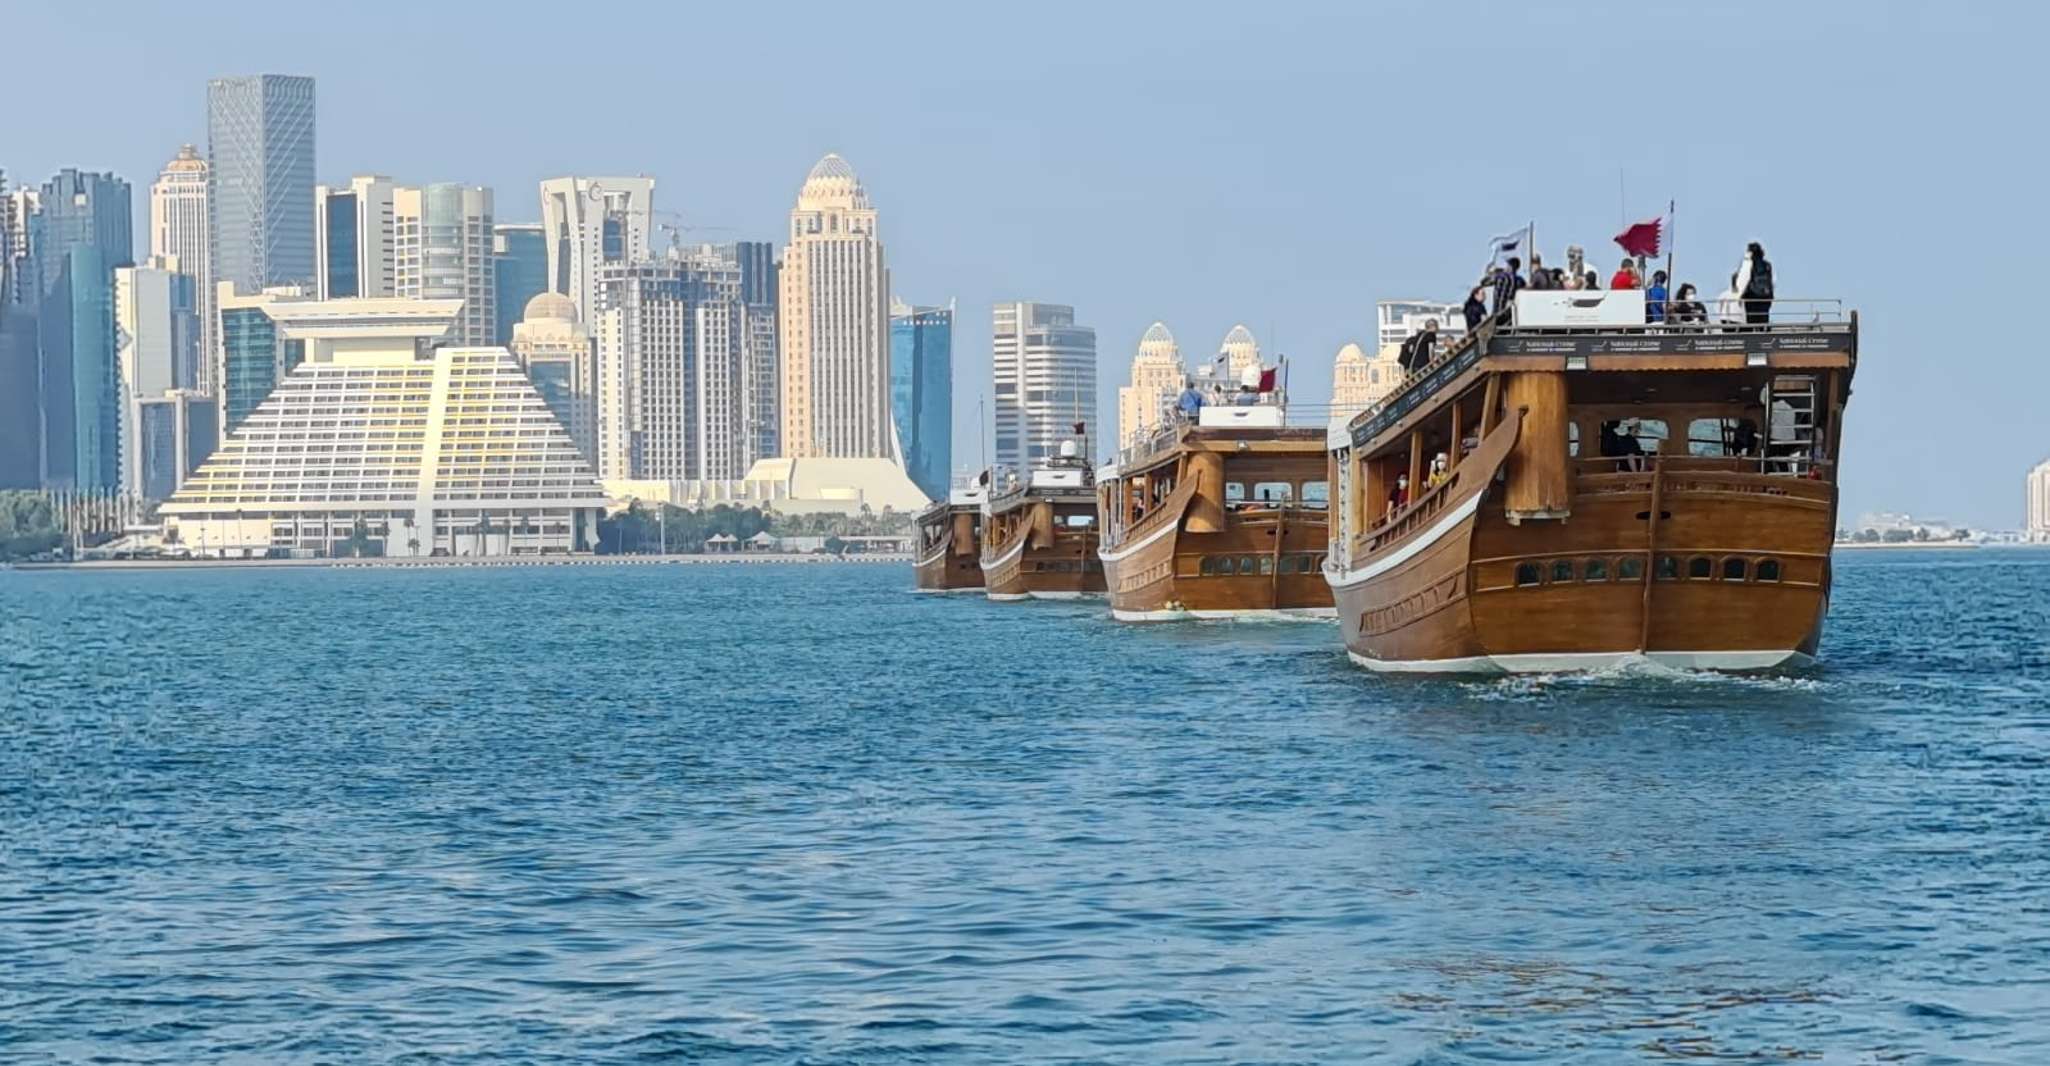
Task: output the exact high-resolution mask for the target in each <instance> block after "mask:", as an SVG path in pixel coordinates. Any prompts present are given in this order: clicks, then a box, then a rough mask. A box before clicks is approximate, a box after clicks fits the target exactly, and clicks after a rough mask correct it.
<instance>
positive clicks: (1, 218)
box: [0, 173, 43, 489]
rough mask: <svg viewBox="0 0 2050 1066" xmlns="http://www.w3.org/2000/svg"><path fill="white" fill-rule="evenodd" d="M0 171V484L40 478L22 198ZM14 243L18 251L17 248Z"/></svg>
mask: <svg viewBox="0 0 2050 1066" xmlns="http://www.w3.org/2000/svg"><path fill="white" fill-rule="evenodd" d="M26 191H27V190H21V191H17V192H10V191H9V190H8V189H7V181H6V175H5V174H4V173H0V489H33V488H38V487H40V486H41V485H42V481H43V409H42V401H41V390H40V381H41V377H42V375H41V371H40V362H39V355H38V352H37V350H36V306H35V301H34V299H33V296H32V289H33V284H32V283H30V282H25V281H24V279H25V278H28V277H32V276H33V274H34V271H33V270H32V269H31V268H30V267H29V264H28V233H27V229H28V218H27V216H28V214H30V213H32V212H31V210H30V206H29V202H28V198H27V197H25V196H23V195H21V193H22V192H26ZM17 248H18V249H19V251H18V252H17Z"/></svg>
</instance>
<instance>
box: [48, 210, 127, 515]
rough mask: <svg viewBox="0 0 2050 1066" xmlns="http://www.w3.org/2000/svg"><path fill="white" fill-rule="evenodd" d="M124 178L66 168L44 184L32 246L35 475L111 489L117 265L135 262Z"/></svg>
mask: <svg viewBox="0 0 2050 1066" xmlns="http://www.w3.org/2000/svg"><path fill="white" fill-rule="evenodd" d="M131 201H132V197H131V195H130V189H129V187H128V183H127V182H125V181H122V180H121V179H119V178H117V177H114V176H113V175H111V174H95V173H81V172H79V171H76V170H64V171H61V172H59V173H58V174H57V176H56V177H54V178H52V179H50V180H49V181H47V182H45V183H43V188H42V195H41V203H42V211H41V212H40V213H38V214H37V215H36V216H35V219H34V224H33V236H32V239H31V241H30V246H31V248H32V249H33V258H34V259H35V263H36V271H37V278H38V282H39V285H40V290H39V298H40V310H39V312H38V314H37V320H38V324H39V326H40V337H39V343H38V365H39V368H40V373H41V387H40V402H41V407H42V415H43V471H42V481H43V484H44V485H45V486H46V487H50V488H76V489H109V488H113V487H115V486H116V485H117V484H118V483H119V480H120V474H121V471H120V454H121V453H120V432H121V413H120V402H119V389H118V381H117V379H116V376H115V361H114V270H115V268H116V267H123V266H127V265H129V264H131V263H133V262H134V261H135V249H134V207H133V204H132V202H131Z"/></svg>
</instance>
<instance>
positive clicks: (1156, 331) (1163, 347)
mask: <svg viewBox="0 0 2050 1066" xmlns="http://www.w3.org/2000/svg"><path fill="white" fill-rule="evenodd" d="M1187 380H1188V369H1187V368H1186V367H1184V366H1183V365H1182V350H1181V347H1180V346H1179V345H1177V344H1175V340H1174V334H1172V333H1170V332H1168V329H1167V326H1166V324H1164V323H1160V322H1155V323H1154V324H1153V325H1151V326H1148V327H1147V328H1146V333H1145V335H1144V336H1142V337H1140V338H1139V353H1138V354H1137V355H1135V356H1133V358H1132V383H1131V384H1129V385H1126V386H1124V387H1122V388H1120V389H1118V446H1119V447H1125V446H1127V445H1130V444H1131V443H1132V442H1133V441H1135V440H1137V439H1139V438H1140V437H1142V436H1144V435H1145V434H1146V433H1147V431H1149V430H1151V429H1152V428H1153V427H1155V426H1157V425H1159V424H1160V423H1161V421H1162V420H1163V419H1164V417H1165V412H1166V410H1167V408H1168V406H1169V405H1170V404H1172V403H1174V401H1175V397H1176V396H1178V395H1180V393H1181V391H1182V384H1183V382H1185V381H1187Z"/></svg>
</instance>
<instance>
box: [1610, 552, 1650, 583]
mask: <svg viewBox="0 0 2050 1066" xmlns="http://www.w3.org/2000/svg"><path fill="white" fill-rule="evenodd" d="M1643 579H1644V560H1642V559H1639V558H1638V557H1637V556H1635V555H1626V556H1624V557H1622V558H1621V559H1618V560H1616V580H1618V581H1641V580H1643Z"/></svg>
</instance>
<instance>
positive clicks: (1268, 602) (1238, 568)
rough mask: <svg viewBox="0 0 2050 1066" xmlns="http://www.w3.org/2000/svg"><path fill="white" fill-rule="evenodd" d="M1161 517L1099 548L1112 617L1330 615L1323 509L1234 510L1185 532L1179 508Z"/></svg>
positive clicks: (1141, 619) (1172, 618) (1131, 619)
mask: <svg viewBox="0 0 2050 1066" xmlns="http://www.w3.org/2000/svg"><path fill="white" fill-rule="evenodd" d="M1162 518H1163V521H1162V522H1161V524H1160V525H1159V528H1157V529H1154V530H1152V531H1150V532H1148V531H1144V530H1141V531H1139V532H1138V535H1137V536H1135V537H1134V538H1133V539H1132V541H1131V544H1130V546H1129V547H1126V548H1124V549H1123V550H1120V551H1107V552H1103V553H1101V554H1102V558H1103V574H1104V581H1105V584H1106V585H1107V586H1108V588H1109V592H1110V608H1111V615H1112V617H1114V618H1116V619H1117V620H1119V621H1121V622H1166V621H1179V620H1182V619H1188V618H1239V617H1277V618H1329V617H1331V616H1332V613H1333V611H1332V598H1331V586H1330V585H1328V584H1326V583H1325V581H1324V578H1323V575H1322V573H1321V570H1322V562H1323V558H1324V552H1325V549H1326V547H1327V543H1326V541H1327V534H1326V528H1327V527H1326V523H1325V519H1324V516H1323V514H1322V513H1320V512H1314V511H1298V510H1289V511H1279V512H1277V511H1267V512H1264V513H1254V514H1244V515H1237V516H1234V517H1233V519H1232V522H1231V526H1230V528H1228V529H1226V530H1225V531H1223V532H1221V533H1190V532H1187V531H1185V530H1183V529H1181V528H1180V522H1179V520H1178V519H1179V516H1178V515H1173V516H1169V515H1163V516H1162ZM1226 570H1229V573H1226V572H1225V571H1226Z"/></svg>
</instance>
